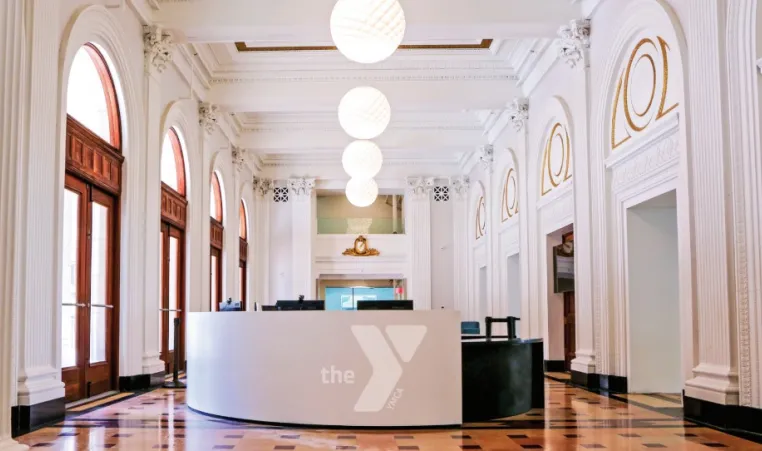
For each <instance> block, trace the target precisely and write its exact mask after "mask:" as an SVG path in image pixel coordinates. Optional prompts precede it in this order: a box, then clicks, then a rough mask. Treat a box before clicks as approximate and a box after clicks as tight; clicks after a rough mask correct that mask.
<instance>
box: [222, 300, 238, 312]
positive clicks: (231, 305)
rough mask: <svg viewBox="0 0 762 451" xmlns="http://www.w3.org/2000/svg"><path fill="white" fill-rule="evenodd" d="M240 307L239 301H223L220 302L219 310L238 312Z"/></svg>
mask: <svg viewBox="0 0 762 451" xmlns="http://www.w3.org/2000/svg"><path fill="white" fill-rule="evenodd" d="M241 310H242V309H241V301H223V302H220V311H221V312H240V311H241Z"/></svg>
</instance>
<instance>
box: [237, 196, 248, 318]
mask: <svg viewBox="0 0 762 451" xmlns="http://www.w3.org/2000/svg"><path fill="white" fill-rule="evenodd" d="M248 229H249V217H248V212H247V210H246V203H245V202H244V201H243V199H241V206H240V207H239V209H238V236H239V243H238V276H239V279H240V282H241V309H243V310H246V287H247V286H248V284H247V283H246V279H247V276H246V275H247V271H246V261H247V260H248V257H249V243H248V242H247V237H248V235H249V231H248Z"/></svg>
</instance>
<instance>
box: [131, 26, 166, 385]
mask: <svg viewBox="0 0 762 451" xmlns="http://www.w3.org/2000/svg"><path fill="white" fill-rule="evenodd" d="M168 41H169V37H168V36H167V35H165V34H164V33H163V32H162V31H161V30H160V29H158V28H156V27H151V28H150V29H149V30H147V32H146V34H145V38H144V44H145V57H146V60H145V71H144V73H145V76H144V79H143V80H144V83H145V88H146V89H145V90H144V94H143V96H144V97H143V102H144V105H145V117H144V119H145V122H144V127H145V130H146V149H147V151H146V153H145V155H146V158H145V164H144V165H143V173H144V174H145V182H144V184H145V198H144V201H143V209H142V211H141V216H142V217H143V218H144V219H145V221H144V227H145V229H144V231H143V233H144V240H143V241H144V244H145V245H144V248H143V254H142V261H143V265H142V269H141V276H142V277H143V281H144V284H145V285H144V297H143V299H142V302H134V303H133V305H132V307H131V308H132V309H136V310H137V307H138V306H139V305H142V306H143V312H142V321H140V322H137V323H134V322H129V323H127V324H128V326H129V331H130V333H129V334H127V335H126V336H127V337H129V336H130V335H132V334H138V333H139V332H140V329H143V346H142V353H143V355H142V359H141V360H142V364H141V374H155V373H159V372H163V371H164V362H163V361H162V360H161V358H160V357H161V345H162V344H161V314H160V312H159V309H160V308H161V286H160V285H161V274H160V273H161V255H160V249H161V148H162V141H163V139H164V137H163V136H162V135H161V113H162V112H161V74H162V72H163V71H164V69H165V68H166V64H167V62H168V61H169V59H170V58H171V57H170V55H171V53H167V52H169V51H170V50H171V48H170V47H168ZM136 247H137V246H136ZM127 251H128V252H129V250H127ZM122 324H125V322H124V321H123V322H122Z"/></svg>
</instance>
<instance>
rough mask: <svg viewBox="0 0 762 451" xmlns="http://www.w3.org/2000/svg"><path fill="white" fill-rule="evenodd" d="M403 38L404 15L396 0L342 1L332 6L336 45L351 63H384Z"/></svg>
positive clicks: (332, 32) (332, 29)
mask: <svg viewBox="0 0 762 451" xmlns="http://www.w3.org/2000/svg"><path fill="white" fill-rule="evenodd" d="M404 35H405V12H404V11H403V10H402V5H400V3H399V2H398V1H397V0H339V1H338V2H336V6H334V7H333V13H332V14H331V36H332V37H333V42H334V44H336V47H337V48H338V49H339V51H340V52H341V53H342V54H343V55H344V56H346V57H347V58H348V59H350V60H352V61H356V62H358V63H364V64H372V63H377V62H379V61H383V60H385V59H387V58H389V57H390V56H392V54H393V53H394V51H395V50H397V47H399V45H400V43H401V42H402V37H403V36H404Z"/></svg>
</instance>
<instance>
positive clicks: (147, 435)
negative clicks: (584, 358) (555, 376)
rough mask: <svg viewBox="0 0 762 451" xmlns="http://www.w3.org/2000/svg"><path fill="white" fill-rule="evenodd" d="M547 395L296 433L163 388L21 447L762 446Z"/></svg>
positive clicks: (665, 403) (649, 408)
mask: <svg viewBox="0 0 762 451" xmlns="http://www.w3.org/2000/svg"><path fill="white" fill-rule="evenodd" d="M546 390H547V398H546V409H545V410H537V411H533V412H530V413H528V414H525V415H521V416H519V417H513V418H509V419H504V420H499V421H493V422H488V423H477V424H467V425H464V426H463V428H461V429H454V430H441V429H440V430H410V431H405V430H399V431H359V430H351V431H337V430H312V429H290V428H278V427H270V426H262V425H255V424H246V423H238V422H231V421H224V420H219V419H214V418H209V417H206V416H204V415H201V414H198V413H195V412H192V411H190V410H189V409H188V408H187V407H186V406H185V402H184V401H185V392H184V391H181V390H177V391H172V390H157V391H153V392H150V393H146V394H142V395H132V396H127V397H122V398H115V399H113V400H106V401H105V402H104V400H99V401H98V403H97V405H93V406H90V407H86V408H85V409H78V411H77V412H70V414H69V415H68V417H67V419H66V421H64V422H62V423H60V424H57V425H55V426H51V427H47V428H44V429H41V430H39V431H36V432H34V433H31V434H29V435H25V436H22V437H19V441H20V442H22V443H25V444H28V445H30V446H32V447H41V448H46V449H52V450H64V451H75V450H99V449H113V450H133V451H140V450H151V449H175V450H194V451H195V450H222V449H233V450H252V451H253V450H304V451H306V450H350V449H355V450H374V451H381V450H421V451H451V450H452V451H455V450H468V449H475V450H478V449H482V450H493V451H497V450H522V449H546V450H576V449H582V450H584V449H611V450H640V449H642V450H646V449H651V448H660V449H674V450H708V449H711V448H725V449H731V450H762V445H760V444H755V443H752V442H749V441H745V440H742V439H740V438H736V437H733V436H729V435H726V434H723V433H721V432H718V431H715V430H713V429H708V428H705V427H700V426H698V425H695V424H691V423H689V422H686V421H683V420H682V419H681V417H680V415H681V412H682V410H681V408H680V401H679V398H676V397H674V396H670V395H637V396H634V397H632V399H628V397H615V398H609V397H603V396H599V395H597V394H593V393H590V392H587V391H584V390H580V389H577V388H572V387H570V386H568V385H566V384H565V383H563V382H560V381H554V380H547V382H546ZM121 395H124V394H121ZM651 399H654V400H658V401H659V402H650V400H651ZM110 402H111V404H109V403H110Z"/></svg>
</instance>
